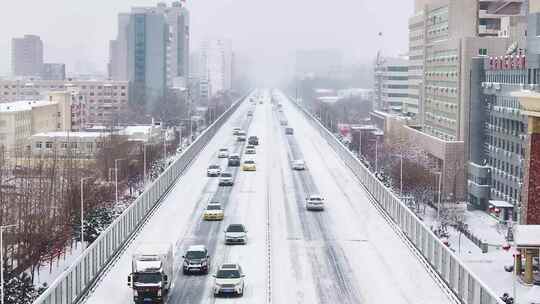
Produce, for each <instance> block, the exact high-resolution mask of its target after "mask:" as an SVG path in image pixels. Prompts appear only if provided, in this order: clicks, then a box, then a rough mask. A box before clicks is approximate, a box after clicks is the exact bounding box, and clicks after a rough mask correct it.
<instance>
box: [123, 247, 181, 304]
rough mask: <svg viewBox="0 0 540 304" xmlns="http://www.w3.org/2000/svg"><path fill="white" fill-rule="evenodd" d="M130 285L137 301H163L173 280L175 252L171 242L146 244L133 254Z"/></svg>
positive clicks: (134, 299)
mask: <svg viewBox="0 0 540 304" xmlns="http://www.w3.org/2000/svg"><path fill="white" fill-rule="evenodd" d="M131 266H132V272H131V273H130V274H129V276H128V283H127V284H128V286H129V287H131V288H132V289H133V301H134V302H135V303H148V302H150V303H163V302H164V296H165V295H166V294H167V292H168V291H169V288H170V287H171V283H172V280H173V275H174V273H173V252H172V246H171V245H170V244H152V245H148V244H145V245H143V246H140V247H139V248H137V250H136V252H135V253H134V254H133V256H132V261H131Z"/></svg>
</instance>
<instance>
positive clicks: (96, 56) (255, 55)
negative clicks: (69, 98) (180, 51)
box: [0, 0, 413, 82]
mask: <svg viewBox="0 0 540 304" xmlns="http://www.w3.org/2000/svg"><path fill="white" fill-rule="evenodd" d="M157 2H158V1H152V0H92V1H83V0H47V1H43V0H31V1H15V0H7V1H6V0H4V2H3V7H4V9H2V10H0V37H2V39H0V75H7V74H9V71H10V57H9V56H10V43H11V38H12V37H19V36H23V35H24V34H36V35H39V36H41V39H42V40H43V42H44V53H45V54H44V56H45V61H46V62H63V63H66V68H67V72H68V73H73V72H77V73H103V74H106V64H107V60H108V50H109V45H108V43H109V40H110V39H113V38H115V37H116V31H117V14H118V13H120V12H127V11H129V10H130V7H131V6H141V5H155V4H156V3H157ZM165 2H167V3H170V1H165ZM187 6H188V9H189V10H190V13H191V31H192V41H191V50H192V51H195V50H196V49H197V48H198V46H199V42H200V40H201V39H202V38H204V37H207V36H210V37H215V36H221V37H225V38H230V39H232V43H233V50H234V52H235V53H236V54H237V56H238V57H237V58H238V59H239V60H241V61H242V62H249V63H250V66H251V67H246V68H249V69H250V70H251V71H252V73H253V74H257V78H258V79H264V80H268V81H270V82H272V81H275V80H277V79H280V78H282V77H283V76H284V75H287V74H288V73H289V72H290V71H292V69H293V68H294V65H293V62H294V61H293V56H292V55H294V52H295V51H296V50H297V49H318V48H336V49H340V50H342V51H343V54H344V58H345V62H346V63H356V64H358V63H362V64H371V62H372V61H373V59H374V58H375V55H376V53H377V50H378V49H382V50H383V54H384V55H390V56H395V55H398V54H403V53H406V51H407V43H408V26H407V18H408V16H410V15H411V13H412V11H413V1H412V0H378V1H372V0H333V1H323V0H273V1H270V0H190V1H189V0H188V2H187ZM379 32H382V33H383V36H382V37H381V36H379V35H378V33H379Z"/></svg>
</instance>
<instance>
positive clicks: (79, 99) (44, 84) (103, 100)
mask: <svg viewBox="0 0 540 304" xmlns="http://www.w3.org/2000/svg"><path fill="white" fill-rule="evenodd" d="M64 91H68V92H70V94H71V98H72V107H73V113H72V115H73V127H74V128H75V129H76V130H78V129H81V128H82V129H84V128H87V127H91V126H93V125H107V124H110V123H113V122H114V121H115V120H118V117H119V116H120V115H121V114H122V113H125V112H126V111H127V109H128V106H129V102H130V87H129V83H128V82H127V81H93V80H89V81H82V80H81V81H79V80H68V81H60V80H28V81H25V80H0V104H1V102H8V101H12V100H29V101H32V100H40V99H43V98H46V96H47V95H48V94H49V93H50V92H64Z"/></svg>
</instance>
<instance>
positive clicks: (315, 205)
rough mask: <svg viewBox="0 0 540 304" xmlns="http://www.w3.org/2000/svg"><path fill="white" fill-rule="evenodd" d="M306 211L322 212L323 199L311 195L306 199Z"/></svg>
mask: <svg viewBox="0 0 540 304" xmlns="http://www.w3.org/2000/svg"><path fill="white" fill-rule="evenodd" d="M306 209H307V210H318V211H322V210H324V198H323V197H322V196H320V195H318V194H311V195H309V196H308V197H307V198H306Z"/></svg>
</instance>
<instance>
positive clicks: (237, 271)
mask: <svg viewBox="0 0 540 304" xmlns="http://www.w3.org/2000/svg"><path fill="white" fill-rule="evenodd" d="M244 277H245V275H244V273H243V272H242V267H240V265H238V264H222V265H221V266H220V267H219V269H218V271H217V272H216V274H215V275H214V278H215V279H214V296H220V295H237V296H240V297H241V296H243V295H244V288H245V282H244Z"/></svg>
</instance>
